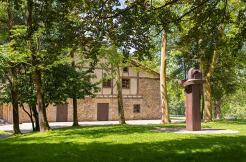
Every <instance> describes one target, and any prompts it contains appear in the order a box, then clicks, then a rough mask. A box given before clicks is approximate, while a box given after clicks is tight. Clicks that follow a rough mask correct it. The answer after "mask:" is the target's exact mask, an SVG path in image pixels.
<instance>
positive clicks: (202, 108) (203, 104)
mask: <svg viewBox="0 0 246 162" xmlns="http://www.w3.org/2000/svg"><path fill="white" fill-rule="evenodd" d="M201 100H202V102H201V119H202V120H203V112H204V106H205V103H204V93H203V92H202V94H201Z"/></svg>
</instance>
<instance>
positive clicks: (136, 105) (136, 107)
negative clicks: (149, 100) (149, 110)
mask: <svg viewBox="0 0 246 162" xmlns="http://www.w3.org/2000/svg"><path fill="white" fill-rule="evenodd" d="M133 112H134V113H140V104H134V105H133Z"/></svg>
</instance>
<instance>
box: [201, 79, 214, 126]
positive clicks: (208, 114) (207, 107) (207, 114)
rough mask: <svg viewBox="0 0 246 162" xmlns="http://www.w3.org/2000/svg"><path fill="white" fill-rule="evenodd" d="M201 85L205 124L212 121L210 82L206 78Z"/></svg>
mask: <svg viewBox="0 0 246 162" xmlns="http://www.w3.org/2000/svg"><path fill="white" fill-rule="evenodd" d="M204 79H205V82H204V85H203V91H204V92H203V93H204V112H203V119H204V121H205V122H208V121H211V120H212V94H211V84H210V80H209V79H208V78H207V77H206V78H204Z"/></svg>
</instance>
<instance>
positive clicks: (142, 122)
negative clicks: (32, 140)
mask: <svg viewBox="0 0 246 162" xmlns="http://www.w3.org/2000/svg"><path fill="white" fill-rule="evenodd" d="M172 122H174V123H179V122H184V121H182V120H172ZM126 123H127V124H129V125H148V124H160V123H161V120H129V121H126ZM72 124H73V123H72V122H50V123H49V125H50V127H51V128H64V127H70V126H72ZM117 124H119V122H118V121H89V122H79V125H81V126H94V125H117ZM20 129H21V131H22V133H27V132H31V131H32V125H31V123H22V124H20ZM0 130H2V131H6V132H12V131H13V125H12V124H4V125H0Z"/></svg>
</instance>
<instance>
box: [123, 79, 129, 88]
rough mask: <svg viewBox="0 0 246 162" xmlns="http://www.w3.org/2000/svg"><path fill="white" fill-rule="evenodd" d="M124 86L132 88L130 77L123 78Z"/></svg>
mask: <svg viewBox="0 0 246 162" xmlns="http://www.w3.org/2000/svg"><path fill="white" fill-rule="evenodd" d="M122 88H126V89H129V88H130V79H122Z"/></svg>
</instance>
